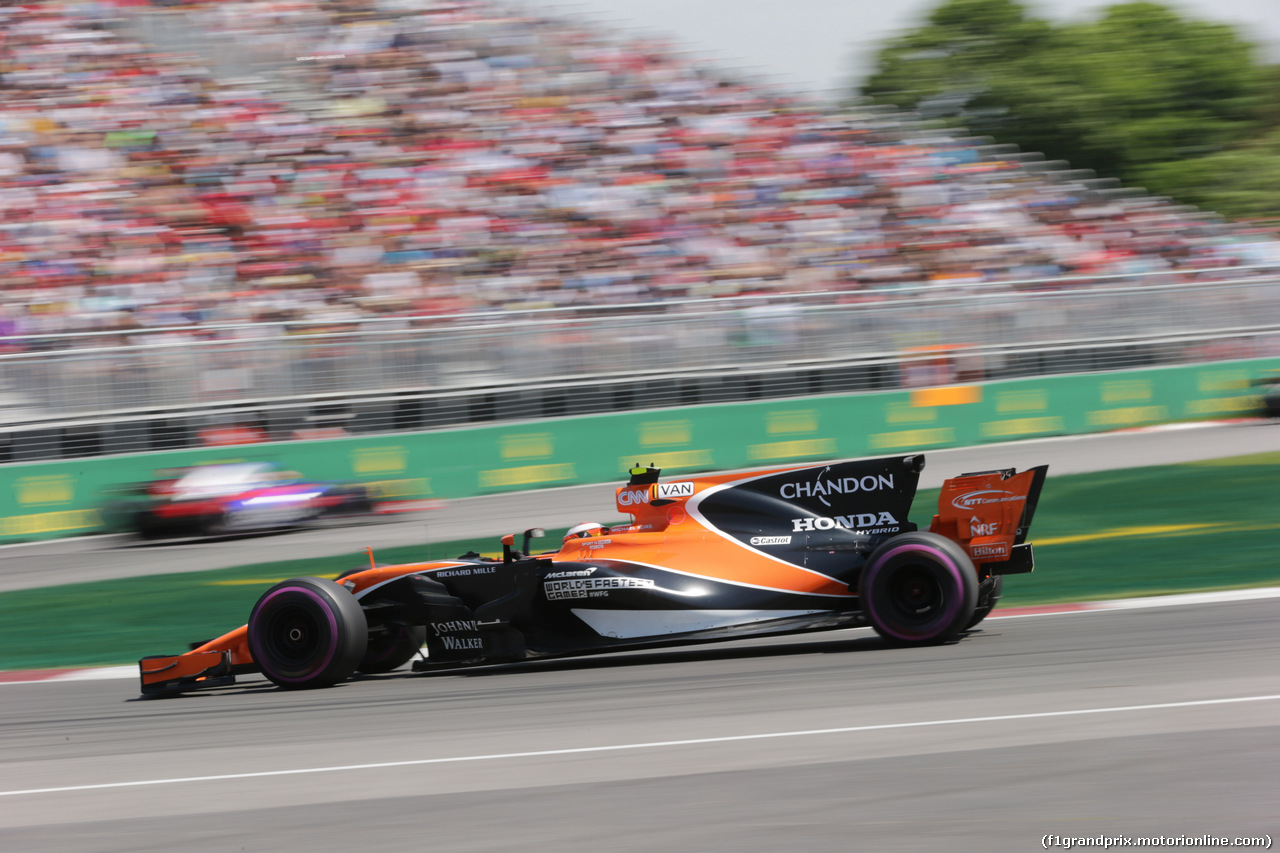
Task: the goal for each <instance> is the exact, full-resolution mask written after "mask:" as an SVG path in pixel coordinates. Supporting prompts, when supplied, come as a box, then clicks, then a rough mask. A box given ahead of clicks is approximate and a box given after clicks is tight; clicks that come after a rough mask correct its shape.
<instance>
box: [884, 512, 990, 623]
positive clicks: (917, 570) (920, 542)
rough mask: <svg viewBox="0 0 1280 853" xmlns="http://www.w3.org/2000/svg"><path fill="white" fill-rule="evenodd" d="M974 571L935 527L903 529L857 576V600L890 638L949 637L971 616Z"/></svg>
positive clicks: (961, 552)
mask: <svg viewBox="0 0 1280 853" xmlns="http://www.w3.org/2000/svg"><path fill="white" fill-rule="evenodd" d="M977 598H978V575H977V572H976V571H975V570H974V567H973V561H972V560H970V559H969V555H968V554H966V553H965V552H964V549H963V548H961V547H960V546H959V545H957V544H956V543H955V542H952V541H951V540H950V539H947V538H945V537H943V536H939V535H937V534H936V533H926V532H918V533H904V534H902V535H900V536H895V537H893V538H892V539H890V540H889V541H888V542H885V543H884V544H883V545H881V546H880V547H879V548H877V549H876V550H875V551H874V552H873V553H872V554H871V556H870V558H868V559H867V563H866V565H865V566H864V567H863V569H862V576H861V578H860V579H859V581H858V600H859V602H860V603H861V606H862V610H863V612H864V613H865V614H866V615H867V618H868V619H869V620H870V622H871V626H872V627H873V628H875V630H876V633H878V634H879V635H880V636H882V637H884V638H885V639H886V640H888V641H889V642H891V643H896V644H899V645H920V644H924V643H936V642H940V641H943V640H948V639H950V638H952V637H954V636H955V635H956V634H958V633H960V632H961V631H963V630H964V629H965V627H966V626H967V625H968V624H969V620H970V619H972V618H973V614H974V606H975V604H976V603H977Z"/></svg>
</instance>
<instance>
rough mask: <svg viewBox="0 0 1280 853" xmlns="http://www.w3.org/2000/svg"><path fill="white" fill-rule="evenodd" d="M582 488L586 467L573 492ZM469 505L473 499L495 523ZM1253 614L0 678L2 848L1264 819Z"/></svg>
mask: <svg viewBox="0 0 1280 853" xmlns="http://www.w3.org/2000/svg"><path fill="white" fill-rule="evenodd" d="M1170 439H1174V440H1170ZM1277 449H1280V429H1276V428H1273V427H1272V426H1271V425H1236V426H1235V427H1219V428H1213V429H1205V430H1189V431H1186V432H1169V433H1165V432H1158V433H1144V434H1139V435H1127V436H1105V437H1098V438H1094V439H1089V440H1067V441H1059V442H1056V443H1054V442H1036V443H1026V444H1022V445H1010V446H1005V447H999V448H996V447H986V448H978V449H977V450H974V451H968V453H972V454H974V455H973V456H966V455H965V454H964V453H961V452H953V453H950V454H947V453H935V454H930V457H931V458H930V468H929V469H927V470H926V473H927V474H931V475H932V476H934V477H936V478H939V479H940V478H941V477H942V476H945V475H947V474H952V473H957V471H958V470H970V469H971V468H973V467H993V466H1000V467H1004V466H1007V465H1008V466H1018V467H1025V466H1026V465H1029V464H1037V463H1040V462H1049V463H1050V464H1051V465H1054V466H1055V467H1054V470H1055V472H1057V473H1068V472H1074V471H1077V470H1089V469H1091V468H1092V467H1095V466H1096V467H1099V468H1104V467H1105V468H1111V467H1124V466H1125V465H1126V464H1136V465H1143V464H1159V463H1162V462H1172V461H1180V460H1183V459H1187V458H1209V457H1212V456H1226V455H1234V454H1239V453H1249V452H1261V451H1266V450H1277ZM943 457H945V459H944V458H943ZM593 490H596V491H602V492H603V493H604V495H605V497H606V500H608V498H609V497H610V496H611V494H612V489H611V488H610V487H607V486H605V487H591V488H590V489H583V490H581V491H583V492H584V493H587V492H591V491H593ZM577 491H578V490H560V492H561V493H564V494H565V495H569V494H570V493H573V494H574V495H575V499H576V492H577ZM459 503H463V502H459ZM531 503H532V505H533V506H535V507H536V508H538V509H539V510H540V512H542V513H543V515H542V518H539V519H538V520H539V521H541V522H542V523H544V524H546V525H548V526H553V525H555V524H556V521H554V520H552V519H553V518H556V517H557V516H556V512H557V511H558V510H557V508H556V507H555V506H552V504H553V503H559V510H563V511H564V512H565V514H566V515H568V514H569V509H568V508H567V507H568V504H569V503H570V501H569V499H568V497H566V498H565V499H564V500H563V501H556V502H552V501H549V500H547V498H546V495H545V494H544V495H543V496H541V497H539V498H538V499H537V501H535V502H531V501H530V499H529V496H523V497H522V498H519V497H518V499H516V501H515V504H517V505H518V508H519V509H521V510H524V509H527V508H528V507H529V506H530V505H531ZM478 504H479V502H476V504H474V505H478ZM605 505H606V506H607V505H608V503H606V504H605ZM593 506H595V507H598V506H599V504H598V503H593ZM453 509H454V507H453V506H451V507H448V508H446V510H441V512H444V511H451V510H453ZM572 509H573V514H572V515H571V516H570V517H571V518H574V519H578V520H580V515H579V512H580V508H579V507H573V508H572ZM485 511H486V512H490V513H492V514H489V515H487V516H486V518H485V519H484V520H483V523H492V522H495V521H497V522H499V523H500V522H502V521H505V519H501V518H497V515H498V514H500V510H498V509H493V508H491V507H489V506H486V507H485ZM502 511H503V512H505V510H502ZM592 515H594V513H593V512H589V511H588V513H587V517H591V516H592ZM549 517H550V518H549ZM603 520H605V521H607V520H608V519H607V518H606V519H603ZM413 523H414V522H409V523H408V524H410V525H412V524H413ZM522 523H527V522H522ZM562 523H563V522H562ZM404 524H405V522H397V523H394V524H384V525H379V526H377V527H372V528H362V529H359V532H360V533H361V534H362V537H363V538H368V537H367V535H366V534H369V533H372V532H374V531H377V532H378V533H379V534H382V533H383V532H387V531H392V530H395V529H398V528H400V527H401V526H402V525H404ZM341 532H342V531H339V530H323V531H310V532H308V533H303V534H289V535H286V536H278V537H268V540H269V541H271V542H273V543H277V544H279V543H284V544H285V545H287V546H289V548H290V551H291V553H290V554H289V555H288V556H299V554H298V549H299V548H300V547H302V545H301V544H300V543H303V542H307V543H310V538H311V537H312V536H328V535H333V534H340V533H341ZM455 535H457V534H456V533H455ZM379 538H380V539H382V538H384V537H382V536H381V535H380V536H379ZM450 538H452V536H451V537H450ZM261 543H262V540H236V541H234V542H222V543H209V544H207V545H204V546H194V545H193V546H186V545H182V546H177V547H178V548H181V549H185V548H188V547H190V548H192V549H194V550H191V551H167V550H166V551H164V553H166V554H175V555H176V554H182V556H181V557H174V558H167V559H165V560H164V562H165V563H169V562H170V561H173V562H178V561H181V560H192V559H194V556H193V555H195V554H206V553H207V554H209V555H215V554H216V555H221V553H222V551H227V552H235V553H237V554H239V553H241V552H243V551H244V550H249V549H251V550H253V551H254V552H255V554H261V551H262V544H261ZM67 544H68V543H56V544H52V545H42V546H28V547H26V548H25V549H8V551H7V554H6V556H7V557H12V556H15V555H16V554H21V555H22V556H23V560H22V562H27V560H29V559H31V557H32V555H41V554H45V555H46V556H45V557H44V558H43V559H47V560H48V561H49V563H50V565H54V566H55V567H56V566H57V565H63V566H66V565H68V563H69V562H73V560H68V559H67V557H66V555H65V554H63V553H62V552H59V551H58V548H59V547H65V546H66V545H67ZM76 544H78V545H80V546H82V547H83V548H84V552H83V553H84V554H87V555H90V556H89V557H82V558H81V562H83V561H84V560H86V559H92V560H95V561H97V560H98V558H99V557H101V556H102V555H103V554H108V553H112V552H113V551H114V550H115V549H117V548H118V549H119V550H121V551H126V552H128V553H129V554H130V555H131V562H132V563H141V564H143V565H144V566H145V567H146V568H147V569H148V570H149V571H156V570H157V565H158V561H157V560H155V559H154V558H151V557H150V554H151V550H150V549H149V548H148V549H139V548H136V547H121V546H119V545H118V544H114V543H111V542H108V541H106V540H103V539H96V540H85V541H83V542H80V543H76ZM103 546H106V550H103ZM307 547H311V545H310V544H308V545H307ZM199 548H203V549H204V550H199ZM45 549H50V550H45ZM142 553H146V554H147V555H148V557H147V558H146V559H141V558H140V557H139V555H140V554H142ZM157 553H159V550H158V549H157ZM259 558H260V559H265V558H262V557H259ZM208 559H211V560H217V559H240V557H239V556H237V557H234V558H227V557H222V556H209V557H208ZM60 560H61V563H59V561H60ZM241 561H242V562H243V560H242V559H241ZM5 562H12V560H6V561H5ZM99 565H100V563H99ZM205 567H208V566H205ZM165 568H168V567H167V566H166V567H165ZM26 570H27V571H30V570H31V564H30V563H29V562H28V563H27V565H26ZM68 571H70V570H69V569H68ZM1277 624H1280V599H1276V598H1272V599H1268V600H1262V601H1248V602H1236V603H1223V604H1197V605H1193V606H1181V607H1154V608H1145V609H1136V610H1116V611H1098V612H1082V613H1067V614H1059V615H1052V616H1032V617H1023V618H1017V617H1013V618H1002V619H993V620H989V621H988V622H986V623H984V624H983V625H982V626H980V627H981V630H979V631H976V632H973V633H972V634H971V635H969V636H968V637H966V638H965V639H963V640H961V641H960V642H958V643H954V644H951V645H944V646H936V647H927V648H915V649H894V648H890V647H887V646H886V645H884V644H883V643H882V642H881V641H880V640H879V639H877V638H876V637H875V635H874V634H872V633H871V632H869V631H866V630H860V631H846V632H837V633H831V634H821V635H806V636H801V637H795V638H786V639H782V640H774V641H770V642H764V641H742V642H738V643H732V644H719V645H712V646H697V647H685V648H679V649H671V650H665V651H660V652H643V653H632V654H627V655H614V656H602V657H596V658H582V659H571V660H563V661H547V662H538V663H528V664H521V665H514V666H507V667H492V668H486V669H481V670H473V671H470V672H464V673H460V674H435V675H413V674H410V673H393V674H391V675H388V676H381V677H374V678H365V679H360V680H355V681H351V682H347V683H344V684H342V685H339V686H338V687H335V688H333V689H331V690H322V691H313V692H299V693H291V692H284V691H279V690H277V689H275V688H274V687H272V686H271V685H270V684H269V683H267V682H264V681H261V680H248V681H246V682H245V683H244V684H242V685H238V686H236V687H233V688H227V689H223V690H219V691H212V692H209V693H206V694H198V695H190V696H183V697H179V698H174V699H165V700H140V699H138V698H137V694H136V688H135V685H134V684H133V683H132V682H129V681H59V682H37V683H25V684H0V849H3V850H6V851H8V850H14V851H27V850H40V851H49V853H61V851H76V853H81V851H116V850H119V851H146V850H157V851H159V850H165V851H168V850H176V849H181V850H184V851H205V850H208V851H224V850H231V851H235V850H261V851H295V850H296V851H322V850H350V849H359V850H397V851H400V850H407V849H420V848H423V849H426V848H429V849H434V850H440V851H481V850H484V851H488V850H493V851H511V850H531V851H543V850H546V851H593V853H594V851H601V850H611V851H612V850H620V851H631V850H634V851H653V850H659V849H665V850H670V851H727V850H734V851H779V850H803V851H851V850H875V851H891V850H987V851H1006V850H1007V851H1025V850H1032V849H1040V848H1041V846H1042V840H1043V838H1044V837H1045V836H1046V835H1056V836H1062V837H1077V838H1078V837H1090V838H1097V837H1099V836H1112V837H1115V836H1127V837H1131V838H1132V837H1137V836H1166V837H1167V836H1203V835H1211V836H1219V837H1229V838H1234V837H1237V836H1242V837H1243V836H1249V837H1253V836H1264V835H1265V836H1269V837H1270V839H1272V840H1273V841H1274V840H1275V839H1277V837H1280V816H1278V815H1280V810H1277V808H1276V801H1277V794H1278V793H1280V760H1278V759H1280V664H1277V661H1280V631H1277V630H1276V625H1277ZM1190 849H1213V848H1206V847H1200V846H1192V847H1191V848H1190Z"/></svg>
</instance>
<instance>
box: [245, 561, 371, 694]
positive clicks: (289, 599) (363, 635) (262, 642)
mask: <svg viewBox="0 0 1280 853" xmlns="http://www.w3.org/2000/svg"><path fill="white" fill-rule="evenodd" d="M248 629H249V630H248V634H249V650H250V653H251V654H252V655H253V659H254V662H255V663H257V665H258V666H259V667H260V668H261V670H262V673H263V674H264V675H265V676H266V677H267V678H269V679H270V680H271V681H272V682H274V683H275V684H277V685H278V686H280V687H283V688H286V689H305V688H311V687H328V686H330V685H333V684H336V683H337V682H339V681H342V680H343V679H345V678H347V677H348V676H349V675H351V673H352V672H354V671H355V668H356V666H357V665H358V664H359V663H360V661H361V659H362V658H363V657H364V655H365V650H366V647H367V644H368V639H369V634H368V627H367V625H366V623H365V618H364V611H363V610H362V609H361V608H360V604H359V602H357V601H356V600H355V598H354V597H353V596H352V595H351V593H349V592H348V591H347V590H346V589H344V588H343V587H342V586H340V585H338V584H336V583H334V582H333V581H330V580H324V579H323V578H314V577H304V578H293V579H292V580H287V581H284V582H282V583H278V584H276V585H275V586H273V587H272V588H271V589H269V590H267V591H266V592H265V593H263V595H262V597H261V598H259V599H258V603H257V604H255V605H254V607H253V612H252V613H251V614H250V616H249V625H248ZM290 631H297V632H298V634H299V639H298V640H297V641H296V642H293V641H290V640H289V638H288V637H287V636H286V634H287V633H288V632H290Z"/></svg>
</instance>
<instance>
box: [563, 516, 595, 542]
mask: <svg viewBox="0 0 1280 853" xmlns="http://www.w3.org/2000/svg"><path fill="white" fill-rule="evenodd" d="M602 533H604V525H603V524H600V523H599V522H595V521H584V522H582V523H581V524H575V525H574V526H573V527H570V528H569V532H568V533H566V534H565V535H564V541H565V542H568V541H569V540H570V539H585V538H587V537H588V536H599V535H600V534H602Z"/></svg>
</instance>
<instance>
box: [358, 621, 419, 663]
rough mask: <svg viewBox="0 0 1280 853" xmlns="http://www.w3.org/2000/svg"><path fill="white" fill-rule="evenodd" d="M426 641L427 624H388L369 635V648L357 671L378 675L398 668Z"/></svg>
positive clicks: (411, 657)
mask: <svg viewBox="0 0 1280 853" xmlns="http://www.w3.org/2000/svg"><path fill="white" fill-rule="evenodd" d="M426 641H427V628H426V626H425V625H405V624H404V623H402V622H397V623H395V624H392V625H388V626H387V630H386V631H384V632H379V633H375V634H370V635H369V648H368V649H367V650H366V651H365V653H364V660H362V661H360V665H359V666H358V667H356V672H362V673H364V674H365V675H377V674H379V673H383V672H391V670H393V669H398V668H400V667H402V666H404V665H405V664H406V663H408V662H409V661H410V660H412V659H413V656H414V655H416V654H417V653H418V650H419V649H421V648H422V644H423V643H425V642H426Z"/></svg>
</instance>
